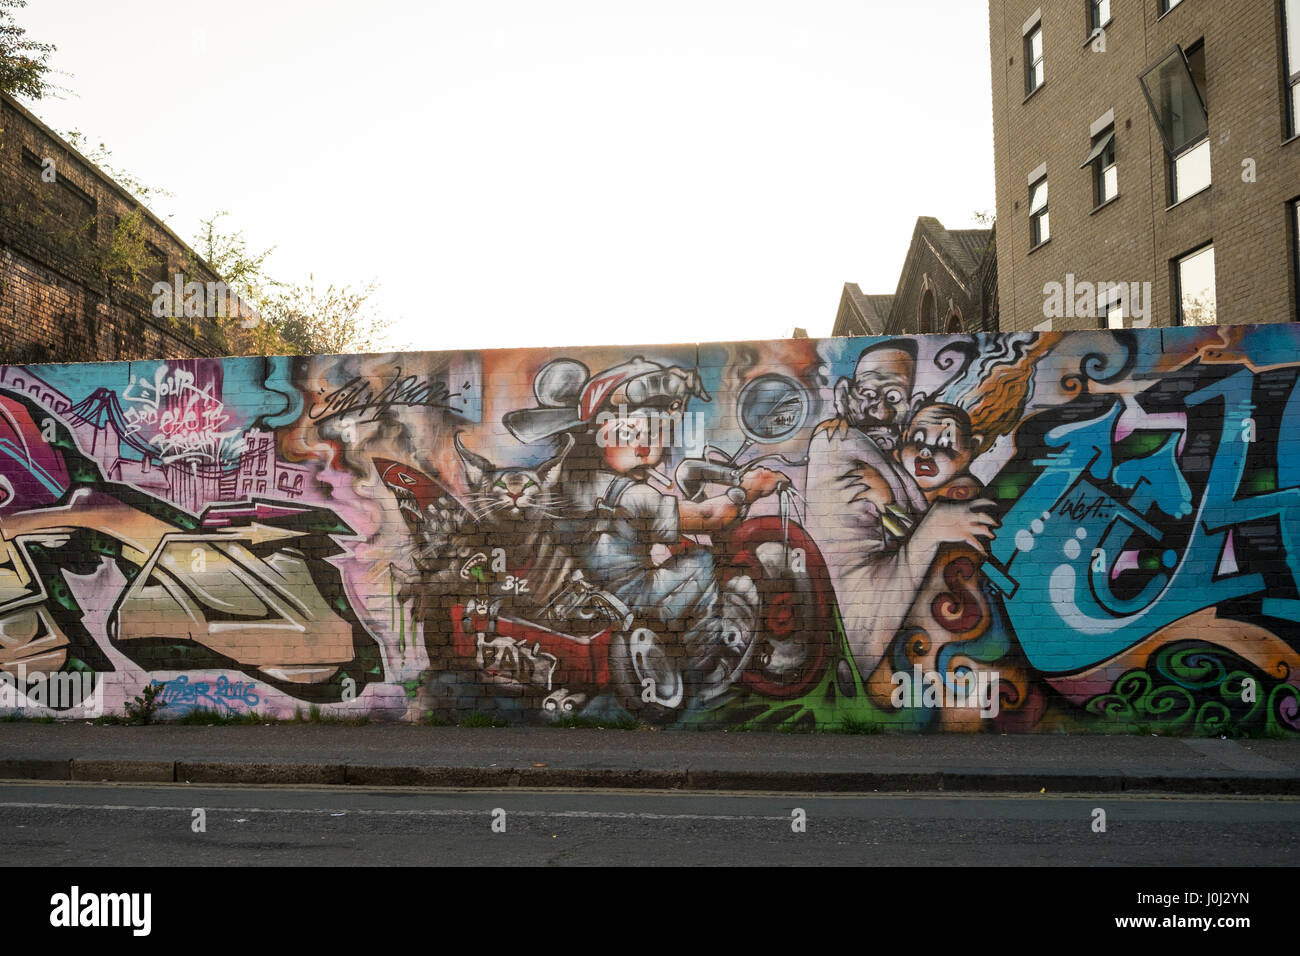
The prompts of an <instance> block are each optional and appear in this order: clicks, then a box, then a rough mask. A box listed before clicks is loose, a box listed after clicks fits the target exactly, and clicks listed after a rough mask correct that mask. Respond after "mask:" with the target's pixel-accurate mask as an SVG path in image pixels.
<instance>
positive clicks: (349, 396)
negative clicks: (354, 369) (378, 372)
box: [308, 366, 460, 423]
mask: <svg viewBox="0 0 1300 956" xmlns="http://www.w3.org/2000/svg"><path fill="white" fill-rule="evenodd" d="M324 391H325V390H324V389H321V392H324ZM459 395H460V393H459V392H452V391H449V390H448V388H447V386H446V385H445V384H443V383H442V382H435V381H433V380H432V379H428V378H426V379H421V378H420V376H418V375H407V376H405V377H403V376H402V369H401V367H400V366H399V367H398V369H397V376H396V377H395V378H394V379H393V380H392V381H391V382H389V383H388V384H387V385H385V386H384V388H383V390H382V391H380V392H379V393H378V394H375V391H374V389H373V387H372V386H371V384H370V382H368V381H367V380H366V379H365V378H363V377H362V376H360V375H358V376H356V377H355V378H353V379H352V380H351V381H349V382H348V383H347V384H345V385H342V386H340V387H339V388H336V389H334V391H332V392H330V393H329V394H327V395H323V397H321V398H319V399H317V400H316V402H315V403H314V404H313V405H312V407H311V411H310V412H309V413H308V414H309V417H310V418H311V419H312V420H313V421H318V422H323V421H329V420H330V419H331V418H336V417H337V416H339V415H343V414H345V413H347V412H360V411H369V412H370V416H369V417H368V418H363V419H361V420H360V422H361V423H365V422H373V421H377V420H378V418H379V416H380V415H381V414H383V413H384V412H385V411H387V410H388V409H390V408H392V407H394V406H398V405H419V406H424V407H426V408H442V409H446V410H447V411H453V410H454V409H453V408H452V405H451V399H453V398H457V397H459Z"/></svg>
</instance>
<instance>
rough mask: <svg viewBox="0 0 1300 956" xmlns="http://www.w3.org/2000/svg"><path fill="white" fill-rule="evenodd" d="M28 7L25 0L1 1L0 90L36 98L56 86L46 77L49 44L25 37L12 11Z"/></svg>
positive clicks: (48, 66) (48, 70) (52, 46)
mask: <svg viewBox="0 0 1300 956" xmlns="http://www.w3.org/2000/svg"><path fill="white" fill-rule="evenodd" d="M25 6H27V0H0V93H8V94H9V95H10V96H14V95H20V96H27V97H30V98H31V99H34V100H39V99H40V98H41V97H43V96H45V95H46V94H47V93H50V92H53V91H54V90H57V89H59V87H56V86H54V85H53V84H51V83H50V82H49V81H48V80H47V79H46V76H47V74H49V73H50V71H51V70H50V64H49V59H50V54H51V53H53V52H54V50H55V47H54V45H53V44H52V43H37V42H36V41H35V40H29V39H28V38H27V31H26V30H25V29H23V28H22V27H20V26H19V25H18V21H17V20H15V19H14V14H13V11H14V10H17V9H21V8H22V7H25Z"/></svg>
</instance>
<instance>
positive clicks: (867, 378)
mask: <svg viewBox="0 0 1300 956" xmlns="http://www.w3.org/2000/svg"><path fill="white" fill-rule="evenodd" d="M915 375H916V363H915V362H914V361H913V359H912V356H911V355H909V354H908V353H907V352H904V351H903V350H902V349H888V348H886V349H875V350H873V351H871V352H868V353H866V354H865V355H863V356H862V357H861V358H860V359H858V364H857V367H856V368H855V369H854V370H853V380H852V381H849V380H848V379H841V380H840V383H839V385H837V386H836V390H835V392H836V394H835V397H836V404H837V405H838V406H839V411H840V414H841V415H842V416H844V417H845V418H847V419H848V421H849V423H850V424H851V425H853V426H855V427H856V428H858V429H860V430H861V431H863V432H865V433H866V434H867V435H868V436H869V437H870V438H871V439H872V440H874V441H875V443H876V444H877V445H879V446H880V447H881V448H885V449H893V448H894V447H896V446H897V444H898V439H899V436H900V434H901V431H902V425H903V422H905V421H906V420H907V411H908V407H909V405H910V403H911V401H912V384H913V379H914V377H915Z"/></svg>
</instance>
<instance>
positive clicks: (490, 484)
mask: <svg viewBox="0 0 1300 956" xmlns="http://www.w3.org/2000/svg"><path fill="white" fill-rule="evenodd" d="M455 444H456V451H457V453H458V454H459V455H460V460H461V464H462V465H464V467H465V478H466V480H467V481H468V482H469V486H470V491H469V496H468V499H467V500H468V503H469V506H470V507H471V508H472V509H473V511H474V514H475V517H477V518H478V519H479V520H480V521H484V522H487V523H493V522H500V521H507V522H515V521H535V520H537V519H539V518H558V517H560V514H559V509H560V505H561V503H562V502H561V496H560V495H559V494H557V493H556V486H557V485H558V484H559V480H560V469H559V467H558V466H559V464H560V462H562V461H563V460H564V455H565V454H566V453H567V451H568V449H567V448H566V449H565V451H563V452H561V453H560V454H559V455H557V456H555V457H554V458H552V459H550V460H548V461H544V462H542V463H541V464H540V465H538V466H536V467H535V468H498V467H497V466H496V465H495V464H493V463H492V462H491V461H489V460H488V459H486V458H484V457H483V456H482V455H478V454H475V453H474V452H472V451H470V450H469V449H468V448H466V447H465V446H464V445H463V444H461V441H460V436H459V435H457V436H456V438H455Z"/></svg>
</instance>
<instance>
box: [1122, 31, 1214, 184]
mask: <svg viewBox="0 0 1300 956" xmlns="http://www.w3.org/2000/svg"><path fill="white" fill-rule="evenodd" d="M1175 53H1177V54H1179V55H1180V56H1181V57H1182V62H1183V67H1184V69H1186V71H1187V76H1188V78H1189V79H1190V80H1191V86H1192V92H1194V93H1195V94H1196V98H1197V101H1198V102H1199V104H1200V107H1201V110H1202V112H1203V113H1204V115H1205V132H1204V133H1202V134H1201V135H1199V136H1197V137H1196V138H1195V139H1194V140H1191V141H1190V142H1187V143H1184V144H1183V145H1182V148H1181V149H1179V150H1178V151H1177V152H1174V145H1173V143H1172V142H1171V141H1170V140H1169V135H1168V133H1167V132H1166V130H1165V128H1164V126H1163V125H1162V122H1161V116H1162V112H1161V110H1160V109H1158V108H1157V106H1156V103H1155V101H1154V100H1153V99H1152V98H1151V91H1150V90H1149V89H1148V87H1147V84H1146V82H1145V79H1146V77H1147V76H1148V75H1149V74H1150V73H1151V72H1152V71H1153V70H1154V69H1155V67H1156V66H1159V65H1160V64H1161V63H1163V62H1165V61H1166V60H1167V59H1169V58H1170V57H1171V56H1173V55H1174V54H1175ZM1198 55H1199V56H1200V57H1201V59H1202V64H1201V65H1202V68H1203V69H1202V76H1203V77H1204V78H1205V82H1204V83H1198V82H1197V79H1196V73H1195V72H1194V71H1193V69H1192V64H1193V58H1195V57H1197V56H1198ZM1204 56H1205V38H1204V37H1201V38H1199V39H1198V40H1196V41H1195V42H1194V43H1190V44H1188V45H1187V46H1186V47H1183V46H1182V44H1179V43H1175V44H1174V45H1173V46H1172V47H1170V48H1169V49H1168V50H1166V51H1165V52H1164V53H1162V54H1161V55H1160V56H1159V57H1157V58H1156V59H1155V61H1154V62H1153V64H1152V65H1151V66H1148V67H1147V68H1146V69H1145V70H1143V71H1142V73H1140V74H1139V75H1138V79H1139V86H1141V87H1142V96H1143V98H1145V100H1146V103H1147V108H1148V109H1149V110H1150V112H1151V116H1152V118H1153V120H1155V123H1156V132H1157V133H1158V134H1159V135H1160V142H1161V145H1162V146H1163V147H1164V152H1165V157H1166V163H1165V173H1166V175H1165V180H1166V194H1167V205H1168V206H1170V207H1172V206H1176V205H1178V204H1179V203H1181V202H1183V201H1184V200H1187V199H1190V198H1191V197H1192V196H1195V195H1198V194H1199V193H1202V192H1205V190H1207V189H1209V188H1210V187H1211V186H1213V185H1214V181H1213V177H1211V180H1210V182H1209V183H1207V184H1206V185H1205V186H1203V187H1202V188H1200V189H1198V190H1196V191H1195V192H1189V193H1186V194H1185V195H1180V194H1179V189H1178V161H1179V160H1180V159H1182V158H1183V157H1185V156H1187V155H1188V154H1189V153H1191V152H1193V151H1194V150H1197V149H1200V148H1201V147H1202V146H1204V145H1206V144H1207V143H1208V142H1209V141H1210V107H1209V94H1208V92H1207V90H1206V89H1204V87H1205V86H1208V85H1209V77H1208V67H1205V64H1204Z"/></svg>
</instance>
